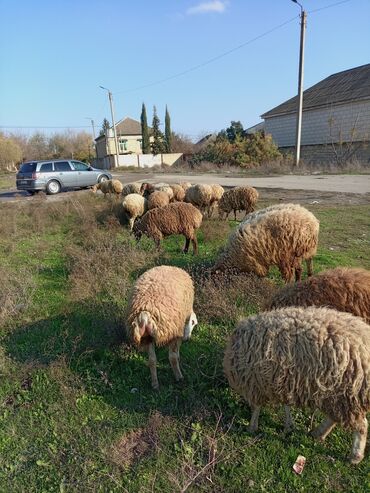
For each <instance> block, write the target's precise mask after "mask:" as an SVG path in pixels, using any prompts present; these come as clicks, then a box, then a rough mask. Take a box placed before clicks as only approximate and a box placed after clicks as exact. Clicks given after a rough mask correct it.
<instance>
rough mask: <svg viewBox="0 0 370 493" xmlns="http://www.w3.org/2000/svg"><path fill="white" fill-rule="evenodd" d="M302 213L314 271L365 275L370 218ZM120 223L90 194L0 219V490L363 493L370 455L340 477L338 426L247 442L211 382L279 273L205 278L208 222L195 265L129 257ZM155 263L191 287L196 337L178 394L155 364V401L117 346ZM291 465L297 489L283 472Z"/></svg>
mask: <svg viewBox="0 0 370 493" xmlns="http://www.w3.org/2000/svg"><path fill="white" fill-rule="evenodd" d="M268 203H269V201H268V200H265V201H264V202H263V204H261V207H262V205H263V206H265V205H268ZM310 209H311V210H312V211H313V212H314V213H315V214H316V215H317V216H318V217H319V219H320V221H321V233H320V248H319V252H318V255H317V257H316V260H315V270H316V271H319V270H322V269H324V268H327V267H333V266H335V265H353V266H363V267H366V268H370V258H369V254H368V252H369V241H370V238H369V217H370V215H369V206H365V205H362V206H345V205H337V206H325V205H320V204H315V205H312V206H310ZM117 216H119V220H118V219H117ZM120 222H124V220H123V218H122V217H121V216H120V214H119V206H118V205H116V204H113V203H111V202H109V201H107V200H106V201H104V200H103V199H100V198H99V197H96V196H91V195H90V194H86V195H85V196H81V195H80V198H78V199H76V198H74V197H73V198H72V199H68V200H65V201H59V202H49V201H45V200H43V199H38V198H37V199H34V200H32V201H31V202H27V203H19V204H3V205H2V207H1V209H0V265H1V271H0V275H1V280H2V282H1V287H0V310H1V316H0V322H1V328H2V329H1V338H0V370H1V380H0V403H1V404H0V406H1V412H0V423H1V424H0V427H1V433H0V491H4V492H8V491H11V492H15V493H16V492H24V491H27V492H30V493H31V492H37V493H39V492H40V491H48V492H49V491H50V492H53V491H55V492H72V491H84V492H89V491H112V492H115V491H117V492H122V491H125V492H130V493H134V492H143V493H144V492H151V491H158V492H168V493H172V492H185V491H188V492H206V491H207V492H230V493H234V492H239V491H251V492H257V491H261V492H265V491H267V490H269V491H274V492H277V493H285V492H287V491H289V492H296V491H297V492H298V491H300V492H307V493H308V492H312V491H320V492H333V491H338V492H339V491H343V492H346V493H347V492H348V493H349V492H353V493H354V492H356V493H357V492H358V493H360V492H363V491H366V489H367V486H369V485H368V480H369V478H368V470H369V465H370V460H369V457H367V458H366V459H365V460H364V461H363V462H362V463H361V464H360V465H359V466H358V467H351V466H349V465H347V464H346V463H345V461H344V457H345V454H346V453H347V451H348V449H349V442H350V440H351V437H350V434H349V433H348V432H345V431H343V430H341V429H336V430H335V431H333V433H332V434H331V435H330V437H329V438H328V439H327V441H326V442H325V443H324V444H320V443H317V442H315V441H314V440H313V439H311V438H310V437H309V436H308V434H307V430H308V428H309V426H310V423H311V414H310V413H309V411H304V412H303V411H298V410H295V411H294V415H295V418H296V423H297V428H296V431H295V432H294V433H293V434H292V435H291V436H284V435H283V434H282V416H281V415H280V410H274V409H265V410H264V412H263V414H262V416H261V430H262V432H261V434H260V435H258V436H257V437H252V436H250V435H248V433H247V431H246V425H247V424H248V420H249V417H250V410H249V409H248V407H247V406H246V405H245V404H243V402H242V401H241V399H240V398H238V397H237V396H236V395H235V394H233V393H232V392H231V391H230V389H229V388H228V386H227V384H226V382H225V379H224V377H223V374H222V353H223V348H224V344H225V338H226V337H227V335H228V334H229V333H230V331H231V330H232V329H233V326H234V325H235V322H236V321H237V320H238V319H239V318H240V317H244V316H246V315H249V314H251V313H254V312H256V311H257V310H259V309H260V307H261V305H262V304H263V302H264V300H265V299H266V298H267V297H268V296H269V294H270V293H271V292H272V291H273V290H274V289H276V286H277V285H278V284H279V283H280V282H281V280H280V277H279V275H278V274H277V272H276V271H275V270H273V271H272V272H271V275H270V277H269V279H259V278H255V277H254V276H245V275H239V276H233V277H232V278H223V277H220V278H217V279H211V278H210V276H209V275H208V267H209V266H210V265H211V264H212V262H213V261H214V258H215V256H216V254H217V251H218V250H219V248H220V247H221V246H222V245H223V244H224V242H225V237H226V236H227V235H228V233H229V231H230V229H231V228H232V227H233V226H234V225H235V223H234V222H233V221H231V222H219V221H218V220H209V221H205V222H204V224H203V225H202V228H201V231H200V233H199V245H200V253H199V256H198V257H192V256H184V255H183V254H182V253H181V246H182V243H183V239H182V238H179V237H171V238H168V239H166V240H165V241H164V242H163V250H162V251H161V252H160V253H158V252H157V251H156V250H155V248H154V245H153V244H152V242H151V241H149V240H144V239H143V240H142V241H141V242H140V243H139V244H138V245H137V244H136V242H135V241H134V239H133V238H132V237H131V235H130V234H129V233H128V231H127V229H126V228H125V227H123V226H122V225H121V224H120ZM162 263H165V264H171V265H177V266H180V267H183V268H185V269H187V270H188V271H189V272H190V273H191V274H192V275H193V277H194V280H195V283H196V311H197V314H198V319H199V326H198V327H197V328H196V329H195V330H194V333H193V337H192V339H191V341H189V342H188V343H184V344H183V346H182V349H181V357H182V361H181V364H182V367H183V370H184V376H185V382H184V384H183V385H181V386H178V385H176V384H175V383H174V380H173V376H172V372H171V369H170V366H169V364H168V360H167V352H166V350H159V351H158V352H157V355H158V359H159V365H158V372H159V374H160V381H161V389H160V391H159V392H158V393H155V392H153V391H152V390H151V387H150V379H149V372H148V369H147V367H146V361H147V358H146V355H143V354H141V353H137V352H136V351H135V350H134V349H132V348H131V347H129V346H128V345H127V344H126V342H125V341H124V338H123V320H122V313H123V310H124V307H125V304H126V298H127V293H128V290H129V289H130V286H131V285H132V283H133V282H134V280H135V279H136V278H137V277H138V276H139V275H140V274H141V273H142V272H143V271H144V270H146V269H148V268H150V267H152V266H154V265H158V264H162ZM312 419H314V420H315V421H316V420H318V419H319V417H318V416H315V417H314V418H312ZM298 454H303V455H304V456H306V458H307V465H306V468H305V470H304V472H303V475H302V476H296V475H295V474H294V473H293V471H292V465H293V463H294V461H295V459H296V457H297V455H298Z"/></svg>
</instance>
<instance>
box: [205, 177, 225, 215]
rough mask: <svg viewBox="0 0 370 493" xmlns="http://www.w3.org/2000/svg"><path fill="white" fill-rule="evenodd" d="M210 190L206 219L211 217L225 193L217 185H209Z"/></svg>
mask: <svg viewBox="0 0 370 493" xmlns="http://www.w3.org/2000/svg"><path fill="white" fill-rule="evenodd" d="M211 189H212V197H211V203H210V205H209V208H208V217H212V214H213V211H214V210H215V208H216V207H217V205H218V203H219V201H220V200H221V198H222V196H223V194H224V193H225V190H224V188H223V187H222V186H221V185H218V184H213V185H211Z"/></svg>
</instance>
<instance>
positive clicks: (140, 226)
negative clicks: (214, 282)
mask: <svg viewBox="0 0 370 493" xmlns="http://www.w3.org/2000/svg"><path fill="white" fill-rule="evenodd" d="M201 224H202V214H201V212H200V211H199V210H198V209H197V208H196V207H194V206H193V205H192V204H186V203H184V202H174V203H172V204H169V205H166V206H165V207H158V208H157V209H152V210H150V211H148V212H147V213H146V214H144V216H143V217H142V218H141V220H140V221H137V222H136V223H135V225H134V228H133V232H134V235H135V238H136V239H137V240H140V238H141V236H142V235H143V234H145V235H146V236H148V237H149V238H153V240H154V242H155V244H156V245H157V247H158V248H159V247H160V242H161V240H162V239H163V238H164V237H166V236H170V235H184V236H185V238H186V241H185V246H184V249H183V252H184V253H187V252H188V250H189V244H190V241H191V242H192V244H193V253H194V255H196V254H197V253H198V241H197V235H196V230H197V229H199V228H200V225H201Z"/></svg>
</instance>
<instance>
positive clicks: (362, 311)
mask: <svg viewBox="0 0 370 493" xmlns="http://www.w3.org/2000/svg"><path fill="white" fill-rule="evenodd" d="M312 305H315V306H327V307H329V308H335V309H336V310H338V311H341V312H349V313H352V314H353V315H356V316H358V317H362V318H363V319H364V320H365V322H367V323H370V271H368V270H365V269H350V268H346V267H337V268H336V269H330V270H327V271H324V272H320V274H317V275H315V276H313V277H310V278H309V279H306V280H305V281H302V282H298V283H296V284H292V285H287V286H285V287H283V288H282V289H281V290H279V291H278V292H277V293H276V294H275V296H274V297H273V298H272V300H270V302H269V303H268V306H267V309H272V308H281V307H285V306H312Z"/></svg>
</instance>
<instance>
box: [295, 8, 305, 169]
mask: <svg viewBox="0 0 370 493" xmlns="http://www.w3.org/2000/svg"><path fill="white" fill-rule="evenodd" d="M292 2H294V3H296V4H297V5H299V6H300V8H301V15H300V18H301V40H300V47H299V71H298V108H297V129H296V143H295V166H297V167H298V166H299V161H300V158H301V134H302V110H303V74H304V42H305V34H306V25H307V13H306V11H305V10H303V6H302V5H301V4H300V3H299V2H298V1H297V0H292Z"/></svg>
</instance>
